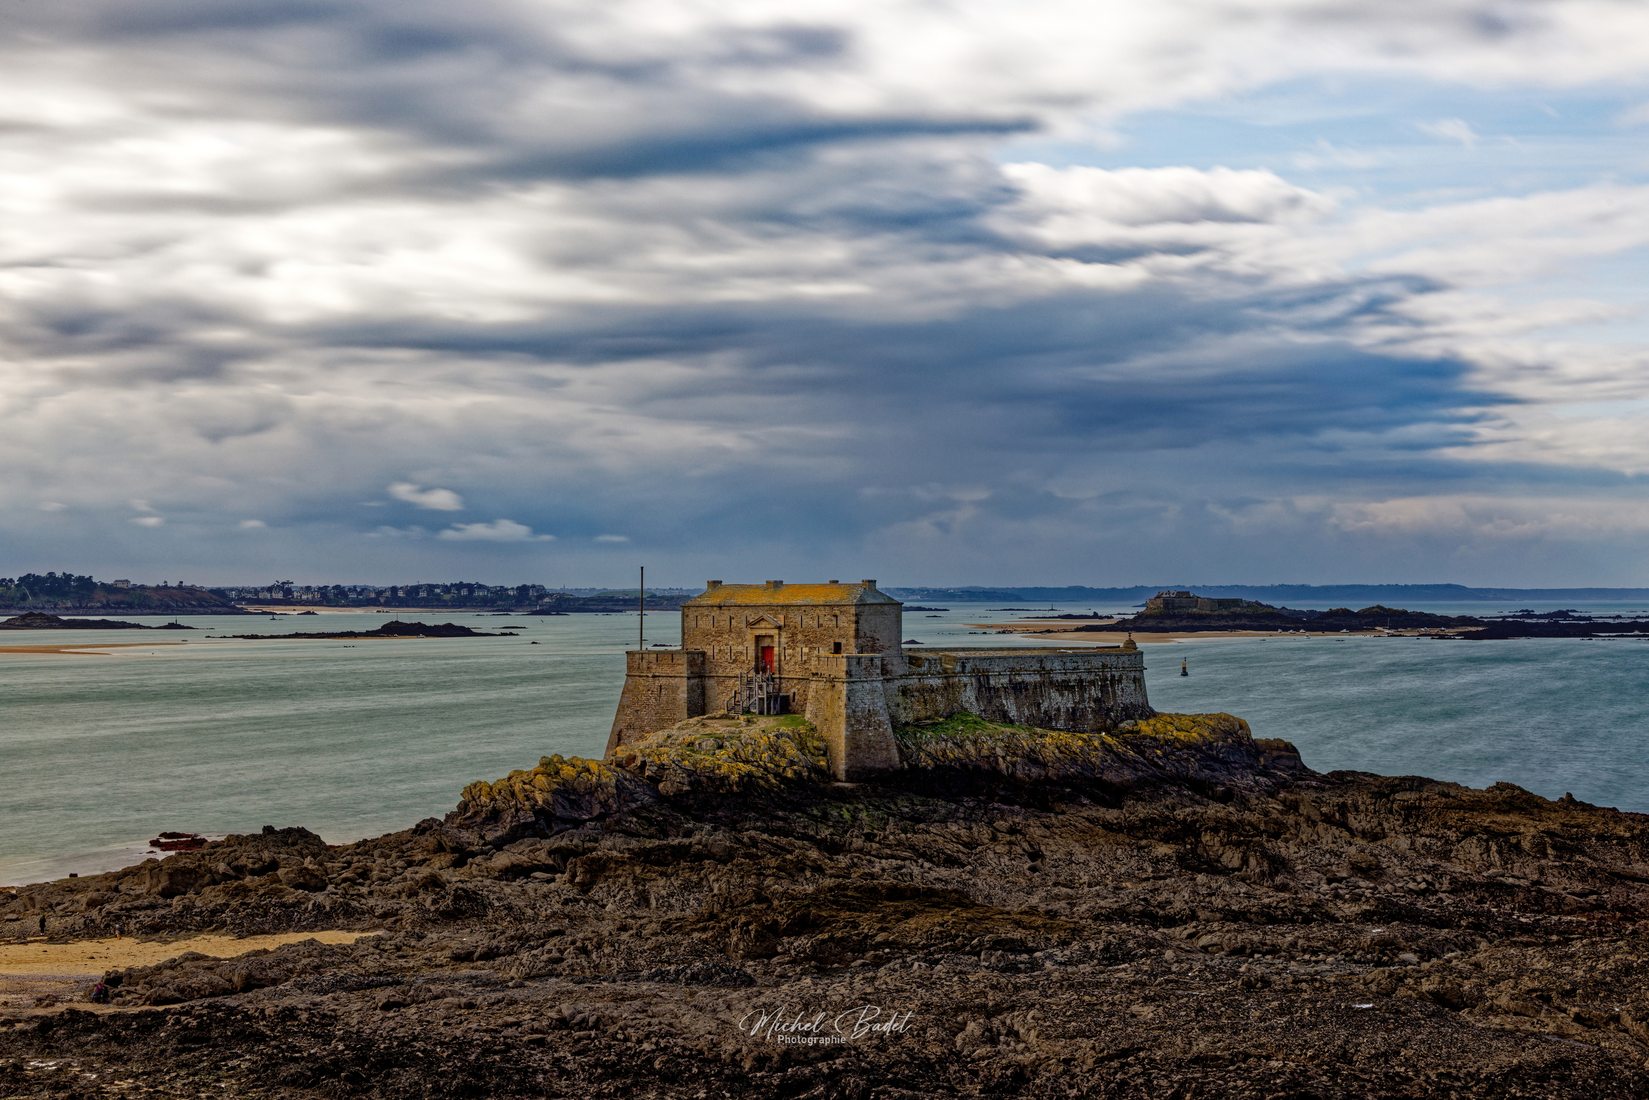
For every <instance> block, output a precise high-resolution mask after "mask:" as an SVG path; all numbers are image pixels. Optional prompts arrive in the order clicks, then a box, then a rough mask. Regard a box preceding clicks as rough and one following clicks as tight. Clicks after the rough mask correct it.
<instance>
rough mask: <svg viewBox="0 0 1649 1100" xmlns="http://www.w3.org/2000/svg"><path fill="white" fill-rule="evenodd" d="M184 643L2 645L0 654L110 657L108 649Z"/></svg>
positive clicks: (142, 647) (181, 643) (149, 647)
mask: <svg viewBox="0 0 1649 1100" xmlns="http://www.w3.org/2000/svg"><path fill="white" fill-rule="evenodd" d="M183 644H184V643H183V642H64V643H62V644H61V645H47V644H39V645H0V653H65V654H69V655H70V656H76V657H109V656H112V654H109V653H104V652H102V651H103V650H106V649H153V648H154V647H155V646H162V645H183Z"/></svg>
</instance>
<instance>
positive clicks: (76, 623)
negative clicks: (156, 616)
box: [0, 611, 195, 630]
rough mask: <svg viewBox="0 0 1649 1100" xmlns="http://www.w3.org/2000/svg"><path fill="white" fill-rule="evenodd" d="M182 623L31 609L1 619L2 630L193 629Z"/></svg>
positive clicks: (0, 626)
mask: <svg viewBox="0 0 1649 1100" xmlns="http://www.w3.org/2000/svg"><path fill="white" fill-rule="evenodd" d="M193 629H195V628H194V627H192V626H184V625H183V624H182V623H162V624H160V625H159V626H150V625H149V624H147V623H128V622H125V621H123V620H120V619H65V618H63V617H62V616H61V615H47V614H45V613H44V612H40V611H29V612H25V613H24V614H22V615H13V616H12V617H11V618H9V619H5V620H3V621H0V630H193Z"/></svg>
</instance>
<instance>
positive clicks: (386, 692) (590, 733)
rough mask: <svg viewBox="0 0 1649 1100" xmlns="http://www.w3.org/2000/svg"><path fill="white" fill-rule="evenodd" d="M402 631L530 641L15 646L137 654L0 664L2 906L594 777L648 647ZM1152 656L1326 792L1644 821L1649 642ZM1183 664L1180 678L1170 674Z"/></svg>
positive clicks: (631, 623) (566, 621) (160, 639)
mask: <svg viewBox="0 0 1649 1100" xmlns="http://www.w3.org/2000/svg"><path fill="white" fill-rule="evenodd" d="M948 606H949V607H950V608H951V610H949V611H947V612H943V613H938V614H936V615H934V616H932V617H930V613H926V612H920V611H910V612H907V613H906V616H905V636H906V637H907V638H909V639H913V640H919V641H923V642H927V643H929V644H934V643H943V644H951V645H957V644H969V645H992V646H996V645H1016V646H1018V645H1035V644H1040V643H1037V642H1035V641H1034V640H1028V639H1023V638H1018V637H1010V636H1004V635H994V634H992V635H981V634H978V633H975V632H974V631H972V630H971V628H970V626H969V624H971V623H978V622H985V621H1001V620H1006V619H1011V618H1014V617H1016V615H1015V614H1013V613H1004V612H992V611H990V610H989V609H988V608H987V607H985V606H971V607H970V606H966V605H960V604H950V605H948ZM1064 610H1071V611H1087V610H1088V608H1087V607H1086V606H1082V607H1070V608H1065V609H1064ZM1099 610H1101V611H1111V610H1119V609H1116V608H1099ZM1427 610H1447V609H1445V608H1441V607H1438V608H1430V607H1428V608H1427ZM1497 610H1500V609H1497ZM1611 610H1612V609H1611ZM409 617H415V618H422V619H424V620H425V621H454V622H460V623H464V624H466V625H470V626H474V627H476V628H478V629H483V630H496V629H499V628H501V627H503V626H506V625H507V626H514V627H520V628H521V636H520V637H516V638H470V639H409V640H405V641H366V642H358V643H349V642H327V641H285V642H283V641H276V642H250V641H232V640H217V639H214V638H209V637H208V635H219V634H222V633H227V632H228V631H229V630H234V631H236V632H242V633H247V632H257V633H277V632H290V631H298V630H317V629H322V628H323V627H324V628H325V629H340V630H341V629H371V628H373V627H375V626H377V625H378V624H380V623H382V622H383V621H384V620H385V618H386V616H384V615H381V614H339V615H325V616H304V617H301V618H283V619H280V620H278V621H271V620H268V619H258V618H253V617H247V618H213V619H191V620H189V622H191V623H192V624H194V625H196V626H199V627H203V628H206V629H200V630H196V631H192V632H179V633H177V634H172V633H166V634H161V633H150V632H142V633H141V634H137V633H136V632H130V631H112V632H93V631H58V632H51V631H30V632H27V633H23V632H15V633H13V632H7V633H6V634H3V635H0V645H20V644H54V643H85V642H93V641H95V642H120V643H133V642H139V643H141V644H140V645H137V646H133V647H130V648H121V649H115V650H110V651H108V652H107V654H104V655H80V656H71V655H62V654H7V653H0V883H3V882H23V881H31V880H35V879H40V878H46V877H52V876H55V875H59V874H64V873H67V872H68V871H71V870H73V871H82V872H90V871H94V870H99V869H106V868H109V867H115V866H121V865H123V864H126V863H129V862H132V861H134V860H136V859H139V858H142V856H143V855H144V851H145V848H146V845H145V844H144V841H145V840H146V839H147V838H148V837H151V836H153V835H154V834H155V833H156V832H158V831H160V830H163V829H188V830H194V831H199V832H203V833H226V832H242V831H247V830H256V829H258V828H260V827H261V826H263V825H265V824H272V825H305V826H307V827H309V828H311V829H314V830H315V831H316V832H319V833H320V834H321V835H322V836H324V837H326V838H327V839H328V840H333V841H342V840H350V839H355V838H358V837H362V836H369V835H373V834H376V833H380V832H384V831H388V830H391V829H398V828H403V827H405V826H407V825H410V824H412V823H413V822H415V821H417V820H419V819H421V818H424V817H429V816H432V815H439V814H443V813H445V812H446V811H448V810H450V809H451V808H452V807H453V805H454V804H455V803H456V801H457V797H458V792H459V790H460V789H461V788H462V787H463V785H464V784H465V783H467V782H470V781H471V780H474V779H478V778H493V777H496V776H499V775H502V774H504V773H505V772H507V771H509V770H510V769H512V768H517V767H523V766H528V765H531V764H532V763H534V762H536V761H537V759H538V758H539V757H540V756H542V755H545V754H547V753H552V752H561V753H569V754H579V755H598V754H599V753H600V752H601V750H602V748H603V746H604V745H605V742H606V736H607V726H608V723H609V722H610V721H611V720H612V713H613V707H614V705H615V704H616V702H617V699H618V690H619V687H620V685H621V683H622V681H623V675H624V658H623V651H624V649H625V648H626V647H629V646H633V645H634V644H635V629H636V620H635V617H634V616H633V615H611V616H608V615H570V616H565V617H551V618H530V617H520V616H512V617H495V616H487V615H451V614H448V613H440V614H438V615H435V616H430V615H423V616H409ZM647 622H648V627H647V631H648V641H649V642H674V641H676V640H677V635H676V630H677V626H678V622H679V620H678V617H677V616H676V615H674V614H657V615H649V616H648V620H647ZM180 639H187V641H185V642H184V643H183V644H181V645H165V644H160V643H165V642H176V641H178V640H180ZM532 641H537V642H539V643H540V644H538V645H531V644H530V642H532ZM1145 648H1146V661H1147V666H1148V669H1149V671H1148V672H1147V680H1148V683H1149V686H1150V692H1151V700H1152V703H1153V704H1154V705H1155V706H1157V707H1158V708H1160V709H1164V710H1228V711H1231V712H1233V713H1235V714H1240V715H1242V716H1243V717H1245V718H1247V719H1249V721H1250V722H1251V723H1252V724H1253V726H1254V730H1255V733H1256V734H1257V735H1260V736H1271V737H1285V738H1287V739H1289V740H1291V741H1293V742H1294V743H1295V744H1296V745H1298V746H1299V748H1300V750H1301V752H1302V753H1303V754H1304V756H1305V760H1306V762H1307V763H1308V764H1310V765H1312V766H1313V767H1316V768H1319V769H1331V768H1359V769H1364V770H1368V771H1378V772H1387V773H1394V774H1409V773H1412V774H1424V775H1430V776H1434V777H1437V778H1443V779H1453V780H1458V781H1460V782H1464V783H1470V784H1473V785H1485V784H1488V783H1492V782H1495V781H1496V780H1510V781H1511V782H1515V783H1518V784H1521V785H1522V786H1525V787H1528V788H1529V789H1531V790H1534V791H1537V792H1539V793H1541V794H1545V795H1550V796H1553V797H1556V796H1557V795H1561V794H1563V793H1564V792H1566V791H1568V792H1572V793H1574V795H1575V796H1576V797H1578V798H1582V799H1585V800H1587V801H1591V802H1598V803H1602V804H1605V805H1615V806H1620V807H1623V808H1626V809H1633V810H1641V811H1649V762H1646V761H1645V759H1644V755H1643V753H1642V752H1641V751H1640V749H1639V741H1640V738H1641V737H1642V736H1643V733H1644V730H1645V728H1646V724H1649V723H1646V719H1649V677H1646V673H1649V642H1643V641H1629V640H1610V641H1586V640H1578V639H1577V640H1561V641H1507V642H1481V643H1473V642H1452V641H1438V640H1432V639H1410V638H1321V639H1307V638H1263V639H1250V638H1243V639H1210V640H1201V641H1188V642H1178V643H1162V644H1151V645H1148V646H1146V647H1145ZM1182 657H1184V658H1187V659H1188V660H1189V663H1190V669H1191V675H1190V676H1189V677H1180V676H1179V675H1178V672H1179V664H1180V659H1181V658H1182Z"/></svg>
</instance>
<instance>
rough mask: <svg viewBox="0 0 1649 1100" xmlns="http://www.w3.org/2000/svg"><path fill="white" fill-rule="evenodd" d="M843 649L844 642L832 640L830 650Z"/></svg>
mask: <svg viewBox="0 0 1649 1100" xmlns="http://www.w3.org/2000/svg"><path fill="white" fill-rule="evenodd" d="M841 651H842V643H841V642H831V643H830V652H832V653H840V652H841Z"/></svg>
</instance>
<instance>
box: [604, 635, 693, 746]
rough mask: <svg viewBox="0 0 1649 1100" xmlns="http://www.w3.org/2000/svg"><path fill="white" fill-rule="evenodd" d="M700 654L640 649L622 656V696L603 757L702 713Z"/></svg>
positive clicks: (685, 651)
mask: <svg viewBox="0 0 1649 1100" xmlns="http://www.w3.org/2000/svg"><path fill="white" fill-rule="evenodd" d="M704 691H705V678H704V654H703V653H702V652H699V651H698V650H692V649H687V650H682V649H643V650H631V651H630V652H629V653H626V654H625V661H624V692H623V694H621V695H620V696H619V698H618V713H617V714H615V715H614V716H613V728H612V732H611V733H609V734H608V735H607V753H608V755H611V754H612V751H613V750H614V749H616V748H617V747H618V746H620V745H622V744H624V743H625V742H627V741H633V740H636V739H637V738H639V737H641V736H643V735H644V734H648V733H651V732H652V731H654V730H662V729H668V728H670V727H671V726H673V725H676V724H677V723H679V722H684V721H686V720H687V719H689V718H695V717H697V716H698V715H701V714H703V713H704V712H705V698H704Z"/></svg>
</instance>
